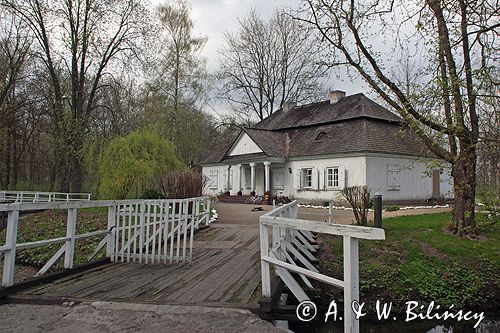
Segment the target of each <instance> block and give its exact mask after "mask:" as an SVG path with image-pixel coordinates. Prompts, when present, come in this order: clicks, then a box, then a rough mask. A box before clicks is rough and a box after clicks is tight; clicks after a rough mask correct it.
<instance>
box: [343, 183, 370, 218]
mask: <svg viewBox="0 0 500 333" xmlns="http://www.w3.org/2000/svg"><path fill="white" fill-rule="evenodd" d="M341 193H342V196H343V197H344V198H345V199H346V200H347V202H349V204H350V205H351V207H352V213H353V214H354V218H355V220H356V224H357V225H362V226H366V225H367V224H368V210H369V208H370V193H371V190H370V189H369V188H368V186H348V187H345V188H343V189H342V192H341Z"/></svg>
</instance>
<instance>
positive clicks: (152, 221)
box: [0, 196, 212, 287]
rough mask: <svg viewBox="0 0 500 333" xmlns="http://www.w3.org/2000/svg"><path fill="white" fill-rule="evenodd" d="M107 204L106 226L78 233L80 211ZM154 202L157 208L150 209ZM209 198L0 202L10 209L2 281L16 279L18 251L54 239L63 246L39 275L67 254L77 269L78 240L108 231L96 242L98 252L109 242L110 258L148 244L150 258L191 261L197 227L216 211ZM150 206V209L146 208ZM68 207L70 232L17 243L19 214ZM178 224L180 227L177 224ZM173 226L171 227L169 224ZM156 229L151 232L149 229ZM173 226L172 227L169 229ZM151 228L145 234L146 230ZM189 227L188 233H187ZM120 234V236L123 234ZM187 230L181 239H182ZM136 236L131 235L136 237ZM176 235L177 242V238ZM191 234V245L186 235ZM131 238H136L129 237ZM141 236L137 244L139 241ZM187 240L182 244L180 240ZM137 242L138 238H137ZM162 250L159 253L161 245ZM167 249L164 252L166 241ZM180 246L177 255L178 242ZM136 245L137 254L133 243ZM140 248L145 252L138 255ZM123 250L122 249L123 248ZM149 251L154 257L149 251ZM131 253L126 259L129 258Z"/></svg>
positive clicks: (67, 264)
mask: <svg viewBox="0 0 500 333" xmlns="http://www.w3.org/2000/svg"><path fill="white" fill-rule="evenodd" d="M94 207H107V208H108V225H107V230H96V231H91V232H87V233H82V234H77V233H76V229H77V228H76V225H77V211H78V209H81V208H94ZM151 207H153V208H152V209H151ZM210 207H211V202H210V197H208V196H202V197H194V198H186V199H157V200H149V199H134V200H96V201H53V202H18V203H11V204H0V212H7V214H6V215H7V230H6V238H5V244H4V245H0V254H3V255H4V263H3V266H4V268H3V272H2V281H1V282H2V286H4V287H6V286H11V285H12V284H13V282H14V272H15V261H16V250H21V249H29V248H34V247H39V246H45V245H50V244H57V243H62V245H61V247H60V248H59V250H58V251H57V252H56V253H55V254H54V255H53V256H52V257H51V258H50V259H49V260H48V261H47V263H46V264H45V265H44V266H43V267H42V268H41V269H40V271H39V272H38V273H37V275H36V276H39V275H42V274H44V273H46V272H47V271H48V270H49V269H50V268H51V267H52V266H53V265H54V264H55V263H56V262H57V261H58V260H59V258H61V257H62V256H63V255H64V268H66V269H71V268H73V263H74V255H75V242H76V241H78V240H80V239H85V238H90V237H98V236H101V237H102V236H104V238H102V239H101V241H100V242H99V244H98V245H97V246H96V248H95V251H94V253H93V254H92V255H91V256H90V257H89V260H91V258H94V256H95V255H96V254H97V253H99V251H100V250H101V249H103V248H104V247H105V249H106V256H107V257H108V258H110V259H111V261H118V260H121V261H122V262H123V261H124V260H127V262H128V261H130V260H132V261H134V262H135V260H136V259H139V262H141V260H142V258H143V257H142V249H143V247H145V249H146V253H145V262H146V263H148V260H150V261H151V262H159V261H160V259H161V260H162V261H163V262H164V263H166V261H167V257H168V259H169V261H170V263H172V260H173V258H174V257H175V260H176V262H186V261H188V260H189V261H191V260H192V253H193V250H192V249H193V236H194V229H198V228H199V226H200V224H201V223H204V224H205V225H206V226H208V225H209V224H210V223H211V222H212V221H211V220H210V210H211V208H210ZM146 208H147V209H146ZM50 209H52V210H67V211H68V217H67V220H66V235H65V236H61V237H55V238H50V239H41V240H36V241H31V242H24V243H18V242H17V234H18V226H19V215H20V212H21V211H41V210H50ZM174 224H176V227H175V228H174ZM169 226H170V227H169ZM150 227H151V230H152V234H151V235H153V236H152V237H151V235H150V233H149V230H150ZM169 228H170V229H169ZM145 230H146V234H144V231H145ZM188 230H189V233H188ZM120 232H121V234H120V237H119V233H120ZM181 233H182V239H181V237H180V236H181ZM162 235H164V236H165V237H167V236H169V237H170V238H169V240H168V241H169V242H170V246H171V247H170V251H169V254H167V253H166V245H167V238H165V237H164V238H163V242H162ZM131 237H132V238H131ZM174 237H176V241H174ZM188 237H189V244H187V238H188ZM130 239H132V241H130ZM137 239H138V240H139V244H137V242H136V240H137ZM181 240H182V247H180V243H181ZM132 242H133V243H132ZM150 244H151V245H152V255H149V254H148V248H149V245H150ZM157 244H158V247H157V251H156V252H155V249H156V247H155V246H156V245H157ZM162 245H163V246H164V247H163V250H164V252H163V253H160V248H161V246H162ZM174 245H176V246H177V247H176V252H175V254H174V251H173V246H174ZM131 246H133V250H134V252H133V253H132V252H131V250H130V247H131ZM137 248H139V252H140V255H141V256H138V255H136V253H135V252H136V251H135V250H136V249H137ZM120 250H121V251H120ZM148 255H149V256H148ZM125 257H126V259H125Z"/></svg>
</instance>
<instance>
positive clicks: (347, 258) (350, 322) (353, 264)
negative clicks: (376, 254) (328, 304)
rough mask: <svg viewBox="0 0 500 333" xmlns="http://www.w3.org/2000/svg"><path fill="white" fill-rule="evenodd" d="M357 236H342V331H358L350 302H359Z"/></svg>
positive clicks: (357, 323)
mask: <svg viewBox="0 0 500 333" xmlns="http://www.w3.org/2000/svg"><path fill="white" fill-rule="evenodd" d="M358 243H359V240H358V239H357V238H352V237H349V236H344V284H345V285H344V332H345V333H359V320H357V319H356V317H355V316H354V314H353V311H352V302H354V301H357V302H359V259H358V256H359V255H358Z"/></svg>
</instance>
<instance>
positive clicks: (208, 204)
mask: <svg viewBox="0 0 500 333" xmlns="http://www.w3.org/2000/svg"><path fill="white" fill-rule="evenodd" d="M211 201H212V200H210V198H208V199H207V210H208V214H207V222H206V223H205V225H206V226H207V227H208V226H209V225H210V214H211V213H212V212H211V211H210V209H211V208H210V204H211Z"/></svg>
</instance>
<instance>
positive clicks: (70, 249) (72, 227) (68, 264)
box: [64, 208, 77, 269]
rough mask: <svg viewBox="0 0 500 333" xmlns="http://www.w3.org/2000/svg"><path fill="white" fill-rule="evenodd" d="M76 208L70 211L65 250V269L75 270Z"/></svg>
mask: <svg viewBox="0 0 500 333" xmlns="http://www.w3.org/2000/svg"><path fill="white" fill-rule="evenodd" d="M76 214H77V210H76V208H70V209H68V222H67V224H66V237H67V238H68V239H67V240H66V245H65V248H64V268H66V269H71V268H73V258H74V256H75V232H76Z"/></svg>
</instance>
